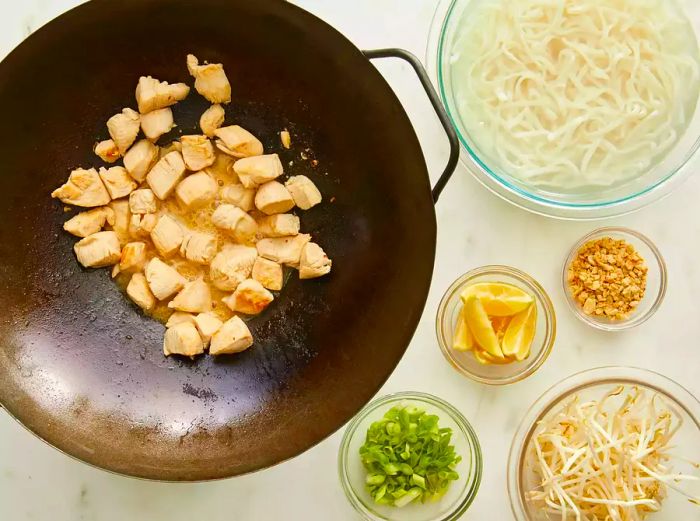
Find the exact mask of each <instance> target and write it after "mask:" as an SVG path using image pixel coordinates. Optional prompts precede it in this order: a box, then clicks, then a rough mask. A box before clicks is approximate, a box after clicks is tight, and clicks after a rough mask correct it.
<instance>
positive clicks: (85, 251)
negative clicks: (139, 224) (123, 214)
mask: <svg viewBox="0 0 700 521" xmlns="http://www.w3.org/2000/svg"><path fill="white" fill-rule="evenodd" d="M73 249H74V250H75V255H76V257H78V262H79V263H80V264H82V265H83V266H85V267H86V268H104V267H105V266H111V265H112V264H116V263H117V262H119V259H120V258H121V246H120V245H119V238H118V237H117V234H116V233H114V232H97V233H93V234H92V235H88V236H87V237H85V238H84V239H81V240H79V241H78V242H76V243H75V246H73Z"/></svg>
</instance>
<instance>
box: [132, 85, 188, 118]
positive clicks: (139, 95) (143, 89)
mask: <svg viewBox="0 0 700 521" xmlns="http://www.w3.org/2000/svg"><path fill="white" fill-rule="evenodd" d="M189 92H190V88H189V87H188V86H187V85H185V84H184V83H174V84H172V85H170V84H168V82H166V81H158V80H156V79H155V78H151V77H150V76H141V77H140V78H139V83H138V85H137V86H136V102H137V103H138V105H139V112H140V113H141V114H146V113H148V112H151V111H154V110H157V109H162V108H165V107H169V106H170V105H174V104H175V103H177V102H178V101H180V100H183V99H185V98H186V97H187V95H188V94H189Z"/></svg>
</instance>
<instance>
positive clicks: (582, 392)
mask: <svg viewBox="0 0 700 521" xmlns="http://www.w3.org/2000/svg"><path fill="white" fill-rule="evenodd" d="M620 385H624V386H626V387H628V388H630V387H633V386H636V387H638V388H641V389H644V390H649V391H650V392H653V393H658V395H660V396H661V397H662V398H663V400H664V402H665V404H666V406H668V407H669V408H670V409H671V410H673V411H674V412H675V413H676V414H677V415H678V417H679V418H680V419H681V420H682V426H681V427H680V429H679V430H678V432H677V433H676V434H675V437H674V439H673V442H674V449H673V455H674V456H677V457H678V458H674V459H673V460H672V461H671V462H670V463H671V464H672V467H673V471H674V473H680V474H689V475H693V476H698V475H700V471H699V470H698V468H697V467H696V466H695V465H694V463H697V462H700V401H698V399H697V398H696V397H695V396H693V395H692V394H691V393H690V392H689V391H688V390H687V389H685V388H684V387H682V386H681V385H680V384H678V383H676V382H674V381H673V380H671V379H669V378H667V377H665V376H663V375H660V374H658V373H655V372H653V371H648V370H646V369H638V368H635V367H599V368H596V369H589V370H586V371H582V372H580V373H576V374H574V375H572V376H569V377H568V378H565V379H564V380H562V381H561V382H559V383H558V384H556V385H554V386H553V387H551V388H549V389H548V390H547V391H545V392H544V394H543V395H542V396H541V397H540V398H538V399H537V401H536V402H535V403H534V404H533V405H532V406H531V407H530V409H529V410H528V411H527V412H526V413H525V417H524V418H523V419H522V421H521V423H520V426H519V427H518V430H517V431H516V433H515V436H514V437H513V442H512V444H511V447H510V454H509V456H508V476H507V482H508V495H509V497H510V506H511V509H512V511H513V516H514V518H515V520H516V521H559V520H560V519H561V516H553V517H550V516H549V515H548V514H547V513H546V512H543V511H542V509H541V508H536V507H535V506H534V505H532V504H531V503H530V502H529V501H528V500H527V498H526V494H527V491H529V490H533V489H534V488H536V487H537V485H538V479H537V477H536V476H535V474H534V473H533V471H532V469H531V468H530V467H529V465H528V460H529V454H531V453H530V450H531V441H532V436H533V435H534V432H535V429H536V427H537V425H538V423H539V422H540V421H541V420H543V419H545V418H547V417H548V416H549V415H550V414H552V413H553V412H554V411H555V410H558V409H559V406H560V405H561V404H562V403H564V402H567V401H568V400H569V399H570V398H571V397H572V396H573V395H574V394H578V395H579V397H580V398H581V401H582V402H585V401H587V400H590V399H598V400H599V399H600V398H601V397H602V396H603V395H604V394H605V393H607V392H609V391H611V390H613V389H615V388H616V387H618V386H620ZM680 486H681V488H682V489H683V490H685V491H686V492H688V493H690V494H692V495H694V496H695V497H698V496H700V480H698V481H684V482H683V483H681V484H680ZM657 515H658V516H660V517H658V518H657V517H656V516H657ZM567 519H569V518H568V517H567ZM650 519H678V520H681V519H682V520H690V519H698V506H697V505H694V504H692V503H691V502H690V501H688V500H687V498H685V497H684V496H682V495H681V494H679V493H677V492H675V491H673V490H670V489H669V490H668V496H667V498H666V499H665V500H664V502H663V503H662V505H661V510H660V512H659V513H658V514H656V515H652V516H651V518H650Z"/></svg>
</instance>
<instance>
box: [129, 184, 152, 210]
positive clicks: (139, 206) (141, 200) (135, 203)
mask: <svg viewBox="0 0 700 521" xmlns="http://www.w3.org/2000/svg"><path fill="white" fill-rule="evenodd" d="M129 210H130V211H131V213H136V214H144V213H155V212H157V211H158V201H157V200H156V195H155V194H154V193H153V190H151V189H149V188H140V189H138V190H134V191H133V192H131V195H129Z"/></svg>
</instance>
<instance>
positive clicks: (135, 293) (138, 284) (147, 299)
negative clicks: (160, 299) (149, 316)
mask: <svg viewBox="0 0 700 521" xmlns="http://www.w3.org/2000/svg"><path fill="white" fill-rule="evenodd" d="M126 294H127V295H129V298H131V300H133V301H134V303H136V305H137V306H139V307H140V308H141V309H143V310H144V311H151V310H153V308H154V307H155V305H156V298H155V297H154V296H153V293H152V292H151V288H149V287H148V282H147V281H146V277H145V276H144V275H143V273H134V274H133V275H132V276H131V280H130V281H129V284H128V285H127V286H126Z"/></svg>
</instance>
